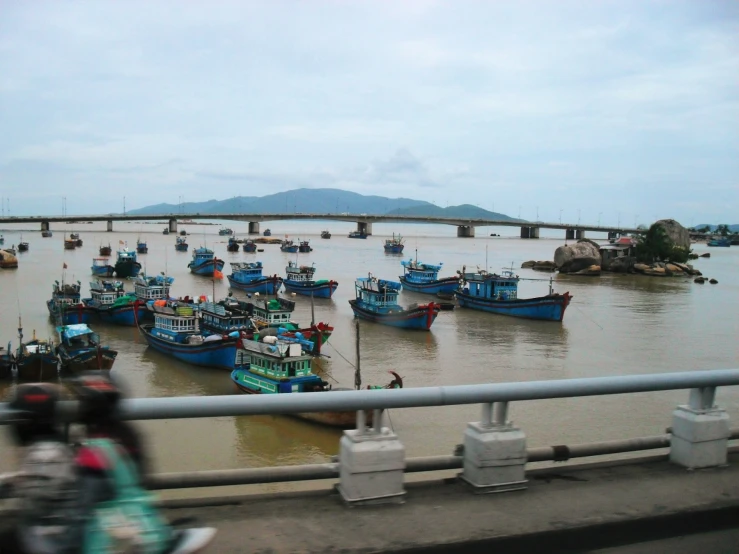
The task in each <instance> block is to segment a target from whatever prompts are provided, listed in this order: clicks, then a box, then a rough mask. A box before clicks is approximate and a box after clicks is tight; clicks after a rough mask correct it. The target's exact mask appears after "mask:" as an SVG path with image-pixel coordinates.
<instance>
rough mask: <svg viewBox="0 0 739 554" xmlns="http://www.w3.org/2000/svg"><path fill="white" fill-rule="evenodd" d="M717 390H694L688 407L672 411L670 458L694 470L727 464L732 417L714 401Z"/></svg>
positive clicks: (708, 388)
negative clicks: (730, 420) (730, 418)
mask: <svg viewBox="0 0 739 554" xmlns="http://www.w3.org/2000/svg"><path fill="white" fill-rule="evenodd" d="M715 396H716V389H715V388H714V387H705V388H699V389H692V390H691V391H690V399H689V401H688V405H687V406H678V407H677V409H676V410H675V411H674V412H673V413H672V435H671V437H670V461H672V462H674V463H676V464H678V465H681V466H683V467H687V468H690V469H693V468H701V467H715V466H721V465H725V464H726V457H727V451H728V443H729V416H728V414H727V413H726V410H723V409H721V408H719V407H718V406H716V405H715V404H714V399H715Z"/></svg>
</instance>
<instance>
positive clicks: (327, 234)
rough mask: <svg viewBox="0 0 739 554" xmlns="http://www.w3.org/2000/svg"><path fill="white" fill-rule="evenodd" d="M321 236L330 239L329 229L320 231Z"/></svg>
mask: <svg viewBox="0 0 739 554" xmlns="http://www.w3.org/2000/svg"><path fill="white" fill-rule="evenodd" d="M321 238H322V239H330V238H331V233H330V232H329V231H321Z"/></svg>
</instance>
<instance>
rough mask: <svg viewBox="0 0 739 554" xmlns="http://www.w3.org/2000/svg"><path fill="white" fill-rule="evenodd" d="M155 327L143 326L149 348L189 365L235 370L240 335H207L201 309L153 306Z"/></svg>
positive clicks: (170, 305)
mask: <svg viewBox="0 0 739 554" xmlns="http://www.w3.org/2000/svg"><path fill="white" fill-rule="evenodd" d="M151 307H152V308H153V310H154V323H144V324H141V325H139V329H140V331H141V333H142V334H143V335H144V338H145V339H146V342H147V343H149V346H151V347H152V348H154V349H155V350H158V351H159V352H162V353H164V354H167V355H168V356H172V357H173V358H176V359H178V360H181V361H183V362H187V363H189V364H193V365H198V366H204V367H210V368H218V369H228V370H233V369H234V367H235V364H236V348H237V346H238V342H239V340H240V339H239V333H238V332H233V333H231V334H230V335H221V334H206V333H202V332H201V331H200V325H199V317H198V313H197V309H198V308H197V305H192V304H177V303H176V302H168V303H167V305H165V306H158V305H156V304H155V303H152V304H151Z"/></svg>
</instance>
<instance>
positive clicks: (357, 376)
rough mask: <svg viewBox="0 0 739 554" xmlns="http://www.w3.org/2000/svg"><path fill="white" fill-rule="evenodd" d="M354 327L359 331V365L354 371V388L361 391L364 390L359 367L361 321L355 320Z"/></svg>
mask: <svg viewBox="0 0 739 554" xmlns="http://www.w3.org/2000/svg"><path fill="white" fill-rule="evenodd" d="M354 327H355V328H356V330H357V365H356V368H355V370H354V388H356V389H357V390H359V389H360V388H362V371H361V369H360V366H359V319H358V318H357V319H355V320H354Z"/></svg>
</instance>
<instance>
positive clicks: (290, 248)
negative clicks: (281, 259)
mask: <svg viewBox="0 0 739 554" xmlns="http://www.w3.org/2000/svg"><path fill="white" fill-rule="evenodd" d="M280 250H282V251H283V252H288V253H290V254H295V252H297V251H298V247H297V246H280Z"/></svg>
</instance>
